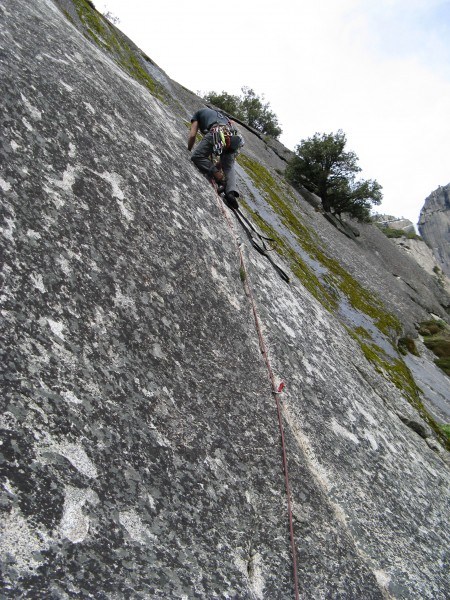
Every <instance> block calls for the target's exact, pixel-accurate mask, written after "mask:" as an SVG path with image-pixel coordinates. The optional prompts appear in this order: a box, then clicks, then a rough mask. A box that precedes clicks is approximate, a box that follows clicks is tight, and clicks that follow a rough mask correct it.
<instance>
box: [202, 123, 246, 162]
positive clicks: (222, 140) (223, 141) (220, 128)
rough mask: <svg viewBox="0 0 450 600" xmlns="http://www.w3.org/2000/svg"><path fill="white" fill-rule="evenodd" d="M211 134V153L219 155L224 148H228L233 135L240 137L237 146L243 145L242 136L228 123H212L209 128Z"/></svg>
mask: <svg viewBox="0 0 450 600" xmlns="http://www.w3.org/2000/svg"><path fill="white" fill-rule="evenodd" d="M209 131H210V133H212V135H213V153H214V154H215V155H216V156H220V155H221V154H222V152H223V151H224V150H229V149H230V147H231V144H232V139H233V138H234V137H238V138H240V140H239V146H241V145H243V140H242V136H241V135H240V134H239V132H238V130H237V129H235V128H234V127H231V126H230V125H213V126H212V127H211V129H210V130H209Z"/></svg>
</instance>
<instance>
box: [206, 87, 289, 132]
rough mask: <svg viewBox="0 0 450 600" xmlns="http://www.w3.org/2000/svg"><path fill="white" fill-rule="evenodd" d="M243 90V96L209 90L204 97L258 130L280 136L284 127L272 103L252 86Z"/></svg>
mask: <svg viewBox="0 0 450 600" xmlns="http://www.w3.org/2000/svg"><path fill="white" fill-rule="evenodd" d="M241 91H242V94H241V96H235V95H233V94H228V93H227V92H221V93H220V94H218V93H217V92H208V93H207V94H205V95H204V96H203V99H204V100H205V101H206V102H209V103H210V104H214V106H217V107H218V108H221V109H222V110H223V111H224V112H226V113H227V114H229V115H230V116H232V117H235V118H236V119H239V120H240V121H243V122H244V123H247V124H248V125H250V127H253V128H254V129H256V130H257V131H259V132H261V133H263V134H265V135H270V136H272V137H273V138H278V137H279V136H280V135H281V133H282V129H281V127H280V126H279V124H278V117H277V116H276V114H275V113H274V112H273V111H272V110H271V109H270V103H269V102H264V96H261V97H260V96H258V95H257V94H256V93H255V92H254V91H253V90H252V89H251V88H248V87H243V88H242V89H241Z"/></svg>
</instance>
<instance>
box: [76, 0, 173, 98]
mask: <svg viewBox="0 0 450 600" xmlns="http://www.w3.org/2000/svg"><path fill="white" fill-rule="evenodd" d="M74 4H75V7H76V9H77V12H78V16H79V18H80V20H81V22H82V23H83V25H84V27H85V29H86V31H85V36H86V37H87V38H88V39H90V40H91V41H93V42H95V44H97V46H99V47H100V48H102V49H103V50H107V51H108V52H109V53H111V54H112V56H113V57H114V59H115V60H116V62H117V63H118V64H119V65H120V67H122V69H123V70H124V71H125V72H126V73H128V74H129V75H131V77H133V78H134V79H136V81H138V82H139V83H141V84H142V85H143V86H144V87H146V88H147V89H148V90H149V92H150V93H151V94H152V95H153V96H156V97H157V98H159V99H160V100H163V101H164V100H165V97H166V94H165V90H164V88H163V87H162V86H161V85H160V84H159V83H157V82H156V81H154V79H153V78H152V77H150V75H149V74H148V73H147V71H146V70H145V68H144V66H143V65H142V64H141V62H140V61H139V60H138V58H137V57H136V56H135V54H134V52H133V50H132V49H131V48H130V46H129V45H128V44H127V43H126V41H125V40H124V39H122V38H121V37H120V35H119V34H118V32H117V30H116V29H115V28H114V27H113V25H111V23H109V21H108V20H107V19H105V18H104V17H103V15H101V14H100V13H99V12H98V11H97V10H96V9H95V7H94V6H93V4H92V3H91V2H89V1H88V0H74ZM144 60H147V59H144ZM150 62H151V61H150Z"/></svg>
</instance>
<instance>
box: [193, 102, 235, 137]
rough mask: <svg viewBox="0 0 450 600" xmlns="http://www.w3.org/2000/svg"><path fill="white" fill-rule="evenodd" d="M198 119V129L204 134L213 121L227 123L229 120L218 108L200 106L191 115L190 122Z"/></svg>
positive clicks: (221, 123)
mask: <svg viewBox="0 0 450 600" xmlns="http://www.w3.org/2000/svg"><path fill="white" fill-rule="evenodd" d="M193 121H198V126H199V129H200V131H201V132H202V133H203V134H204V133H207V132H208V131H209V129H210V127H211V126H212V125H214V123H219V124H220V125H227V124H228V123H229V120H228V119H227V117H225V115H223V114H222V113H221V112H219V111H218V110H213V109H212V108H200V109H199V110H197V111H196V112H195V113H194V114H193V115H192V117H191V123H192V122H193Z"/></svg>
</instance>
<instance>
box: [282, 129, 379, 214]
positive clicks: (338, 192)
mask: <svg viewBox="0 0 450 600" xmlns="http://www.w3.org/2000/svg"><path fill="white" fill-rule="evenodd" d="M346 143H347V140H346V137H345V133H344V132H343V131H342V130H341V129H340V130H339V131H338V132H337V133H330V134H326V133H323V134H319V133H316V134H314V135H313V137H311V138H308V139H306V140H302V141H301V142H300V144H298V145H297V146H296V148H295V156H294V157H293V158H292V160H291V161H290V162H289V164H288V167H287V169H286V177H287V179H288V181H289V182H290V183H292V185H294V187H299V186H303V187H305V188H306V189H307V190H309V191H310V192H313V193H314V194H317V195H318V196H319V197H320V198H321V200H322V206H323V209H324V210H325V212H333V213H334V214H336V215H338V216H340V215H341V213H343V212H345V213H349V214H350V215H352V216H353V217H355V218H357V219H358V220H360V221H369V220H370V209H371V207H372V205H374V204H375V205H378V204H380V203H381V199H382V197H383V196H382V193H381V189H382V187H381V185H380V184H379V183H378V182H377V181H376V180H370V179H369V180H367V181H364V180H360V181H357V180H356V178H355V175H356V173H359V172H360V171H361V168H360V167H359V166H358V164H357V162H358V157H357V156H356V154H355V153H354V152H345V144H346Z"/></svg>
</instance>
